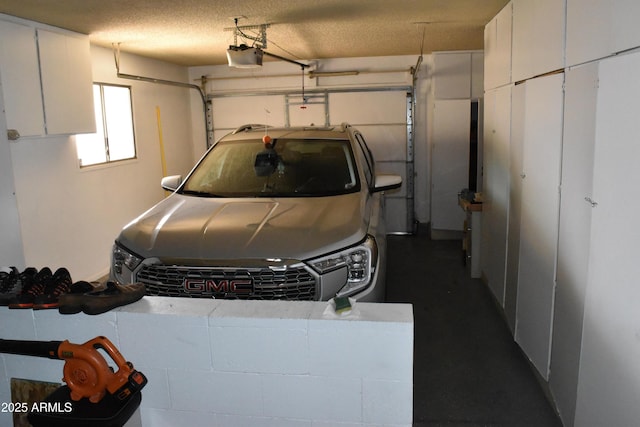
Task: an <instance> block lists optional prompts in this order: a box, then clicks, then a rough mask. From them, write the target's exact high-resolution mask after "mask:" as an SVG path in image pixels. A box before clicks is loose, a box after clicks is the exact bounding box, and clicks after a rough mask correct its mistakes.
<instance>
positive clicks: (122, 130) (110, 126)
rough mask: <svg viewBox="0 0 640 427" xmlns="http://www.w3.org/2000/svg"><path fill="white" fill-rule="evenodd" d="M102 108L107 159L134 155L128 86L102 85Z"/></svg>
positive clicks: (128, 157)
mask: <svg viewBox="0 0 640 427" xmlns="http://www.w3.org/2000/svg"><path fill="white" fill-rule="evenodd" d="M103 92H104V108H105V120H106V124H107V135H108V143H109V160H111V161H114V160H122V159H130V158H133V157H135V156H136V151H135V143H134V137H133V121H132V114H131V92H130V90H129V88H128V87H120V86H104V88H103Z"/></svg>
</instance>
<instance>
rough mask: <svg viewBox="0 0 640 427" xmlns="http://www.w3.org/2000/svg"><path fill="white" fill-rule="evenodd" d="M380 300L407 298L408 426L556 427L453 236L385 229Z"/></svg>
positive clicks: (529, 371)
mask: <svg viewBox="0 0 640 427" xmlns="http://www.w3.org/2000/svg"><path fill="white" fill-rule="evenodd" d="M388 257H389V258H388V265H387V269H388V272H387V277H388V279H387V301H389V302H408V303H412V304H413V310H414V317H415V350H414V410H413V413H414V416H413V425H414V426H415V427H426V426H429V427H435V426H443V427H445V426H446V427H458V426H460V427H462V426H464V427H472V426H505V427H506V426H509V427H511V426H532V427H534V426H535V427H547V426H554V427H555V426H561V425H562V424H561V422H560V420H559V418H558V416H557V415H556V414H555V412H554V410H553V408H552V406H551V405H550V403H549V401H548V400H547V399H546V397H545V394H544V392H543V388H542V387H541V385H540V384H539V382H538V381H537V379H536V376H535V374H534V372H533V370H532V368H531V367H530V365H529V363H528V362H527V360H526V358H525V357H524V355H523V353H522V352H521V350H520V348H519V347H518V345H517V344H516V343H515V342H514V341H513V337H512V335H511V332H510V331H509V329H508V327H507V324H506V322H505V321H504V319H503V317H502V316H501V314H500V311H499V310H498V308H497V307H496V305H495V303H494V299H493V297H492V295H491V293H490V291H489V290H488V288H487V287H486V286H485V285H484V284H483V283H482V282H481V281H480V280H478V279H471V278H470V277H469V274H468V272H467V270H466V269H465V267H464V266H463V263H462V249H461V243H460V241H455V240H454V241H450V240H444V241H443V240H435V241H434V240H430V239H429V238H427V237H426V236H424V235H416V236H389V239H388Z"/></svg>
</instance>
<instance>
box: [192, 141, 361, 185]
mask: <svg viewBox="0 0 640 427" xmlns="http://www.w3.org/2000/svg"><path fill="white" fill-rule="evenodd" d="M271 144H272V145H271V147H266V146H265V144H264V143H263V142H262V140H248V141H222V142H219V143H218V144H216V145H215V146H214V147H213V148H212V149H211V150H210V151H209V153H208V154H207V156H206V157H205V158H204V159H203V160H202V162H200V164H199V165H198V166H197V168H196V169H195V170H194V171H193V173H192V174H191V176H190V177H189V178H188V179H187V181H186V183H185V185H184V187H183V188H182V193H184V194H193V195H198V196H204V197H275V196H278V197H301V196H329V195H338V194H346V193H352V192H355V191H359V189H360V184H359V179H358V174H357V172H356V167H355V163H354V160H353V155H352V152H351V148H350V147H351V146H350V144H349V141H346V140H316V139H312V140H309V139H306V140H305V139H281V140H274V141H272V143H271Z"/></svg>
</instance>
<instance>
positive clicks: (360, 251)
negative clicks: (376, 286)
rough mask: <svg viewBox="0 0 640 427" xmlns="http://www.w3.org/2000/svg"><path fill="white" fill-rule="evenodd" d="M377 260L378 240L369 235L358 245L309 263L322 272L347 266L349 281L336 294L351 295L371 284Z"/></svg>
mask: <svg viewBox="0 0 640 427" xmlns="http://www.w3.org/2000/svg"><path fill="white" fill-rule="evenodd" d="M377 262H378V247H377V246H376V241H375V239H374V238H373V237H371V236H367V239H366V240H365V241H364V242H362V243H361V244H359V245H358V246H352V247H350V248H347V249H345V250H343V251H341V252H336V253H333V254H331V255H327V256H324V257H322V258H317V259H314V260H312V261H310V262H309V264H310V265H311V266H312V267H313V268H314V269H315V270H316V271H317V272H318V273H320V274H324V273H328V272H330V271H333V270H337V269H339V268H343V267H346V268H347V282H346V284H345V285H344V286H343V287H342V288H341V289H340V290H339V291H338V292H337V293H336V296H350V295H353V294H355V293H357V292H359V291H361V290H363V289H365V288H366V287H367V286H369V285H370V284H371V282H372V280H373V276H374V273H375V271H376V265H377Z"/></svg>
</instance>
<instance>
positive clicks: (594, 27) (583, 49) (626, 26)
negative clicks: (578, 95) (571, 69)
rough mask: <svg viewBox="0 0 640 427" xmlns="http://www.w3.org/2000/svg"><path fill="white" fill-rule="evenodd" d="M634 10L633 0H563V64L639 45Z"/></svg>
mask: <svg viewBox="0 0 640 427" xmlns="http://www.w3.org/2000/svg"><path fill="white" fill-rule="evenodd" d="M585 3H588V4H585ZM638 14H640V2H638V1H637V0H588V2H585V0H567V65H568V66H571V65H575V64H580V63H584V62H587V61H591V60H594V59H598V58H604V57H606V56H609V55H612V54H614V53H616V52H621V51H623V50H627V49H631V48H634V47H637V46H638V45H640V26H638V23H637V20H638Z"/></svg>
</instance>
